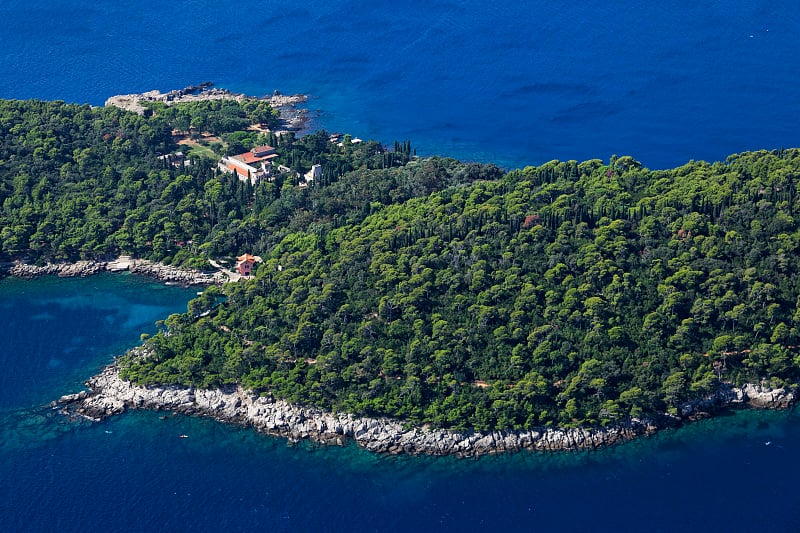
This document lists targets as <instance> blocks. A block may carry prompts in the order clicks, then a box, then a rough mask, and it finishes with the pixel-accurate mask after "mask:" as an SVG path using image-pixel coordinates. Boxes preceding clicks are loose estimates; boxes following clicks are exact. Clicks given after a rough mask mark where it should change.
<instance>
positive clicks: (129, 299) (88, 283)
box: [0, 0, 800, 532]
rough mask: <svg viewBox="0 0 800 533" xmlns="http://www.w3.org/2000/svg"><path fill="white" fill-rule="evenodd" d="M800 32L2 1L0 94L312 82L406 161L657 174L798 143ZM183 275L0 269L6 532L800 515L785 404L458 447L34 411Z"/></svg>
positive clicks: (593, 5) (752, 17) (704, 1)
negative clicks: (392, 452)
mask: <svg viewBox="0 0 800 533" xmlns="http://www.w3.org/2000/svg"><path fill="white" fill-rule="evenodd" d="M798 42H800V11H798V10H797V9H796V4H795V3H794V2H789V1H787V0H774V1H769V2H768V1H765V0H749V1H744V0H726V1H722V0H718V1H716V0H698V1H695V2H684V1H676V2H644V1H641V0H618V1H616V2H607V1H606V2H600V1H594V0H585V1H582V2H564V1H561V2H553V1H549V2H544V1H540V0H529V1H524V2H523V1H502V2H478V1H476V0H463V1H461V2H448V1H436V0H433V1H426V2H421V1H413V0H407V1H399V2H365V1H356V0H353V1H332V2H331V1H329V2H321V1H317V0H311V1H306V2H290V1H286V0H270V1H267V0H262V1H254V0H238V1H235V2H234V1H232V0H215V1H210V0H183V1H175V2H163V1H158V2H157V1H154V0H130V1H127V2H117V1H114V0H95V1H94V2H82V1H78V0H24V1H23V0H3V1H2V2H1V3H0V98H17V99H26V98H39V99H58V100H65V101H69V102H78V103H89V104H91V105H102V104H103V102H104V101H105V99H106V98H108V97H109V96H112V95H115V94H125V93H132V92H141V91H146V90H151V89H159V90H162V91H167V90H170V89H175V88H182V87H184V86H187V85H190V84H196V83H200V82H203V81H212V82H214V83H215V84H216V85H217V86H218V87H224V88H228V89H230V90H232V91H236V92H244V93H247V94H252V95H264V94H271V93H272V92H273V91H275V90H279V91H281V92H283V93H305V94H308V95H310V101H309V103H308V107H309V108H310V109H311V110H312V111H314V115H315V116H316V118H315V124H314V126H315V127H320V128H326V129H328V130H329V131H340V132H345V133H350V134H352V135H354V136H357V137H361V138H365V139H369V138H372V139H377V140H381V141H383V142H385V143H386V144H389V145H391V144H392V143H393V141H394V140H405V139H409V140H411V142H412V146H413V148H414V149H416V150H417V153H418V154H420V155H430V154H440V155H446V156H452V157H457V158H460V159H463V160H468V161H480V162H494V163H496V164H499V165H501V166H502V167H504V168H517V167H522V166H525V165H537V164H541V163H544V162H546V161H549V160H552V159H560V160H569V159H576V160H585V159H594V158H598V159H603V160H605V161H607V160H608V158H609V157H610V156H611V155H612V154H617V155H631V156H633V157H635V158H636V159H638V160H640V161H642V163H643V164H644V165H645V166H648V167H650V168H667V167H673V166H678V165H681V164H683V163H686V162H687V161H690V160H698V159H705V160H711V161H714V160H724V159H725V158H726V157H727V156H728V155H729V154H731V153H734V152H739V151H743V150H757V149H776V148H781V147H790V146H800V129H798V127H797V124H800V98H797V95H798V87H800V68H798V61H797V57H798V55H797V50H798V45H797V43H798ZM0 172H2V164H1V163H0ZM195 292H196V289H182V288H179V287H170V286H165V285H163V284H159V283H155V282H153V281H149V280H146V279H142V278H138V277H136V276H132V275H110V274H109V275H100V276H94V277H89V278H81V279H60V278H55V277H53V278H50V277H47V278H40V279H37V280H18V279H9V278H6V279H2V280H0V324H3V326H4V327H3V329H2V335H0V530H3V531H78V530H80V531H162V530H170V531H188V530H192V531H308V530H319V531H408V530H421V531H427V530H437V531H451V530H458V531H477V530H497V529H506V530H514V531H552V530H560V531H715V530H729V531H755V530H770V531H776V532H778V531H797V530H798V529H800V526H798V524H800V493H798V490H797V483H798V480H799V479H800V461H797V456H798V454H799V453H800V424H798V422H799V421H800V420H799V417H800V415H799V414H798V413H797V412H795V411H780V412H758V411H736V412H731V413H729V414H727V415H726V416H721V417H718V418H715V419H713V420H707V421H702V422H697V423H693V424H690V425H688V426H685V427H684V428H682V429H679V430H672V431H665V432H662V433H659V434H658V435H656V436H654V437H651V438H644V439H640V440H637V441H634V442H631V443H628V444H625V445H621V446H617V447H614V448H610V449H605V450H601V451H595V452H581V453H547V454H544V453H518V454H511V455H503V456H497V457H485V458H481V459H470V460H465V459H454V458H429V457H388V456H379V455H374V454H371V453H367V452H365V451H363V450H361V449H359V448H358V447H356V446H353V445H348V446H344V447H322V446H317V445H313V444H309V443H294V444H293V443H289V442H287V441H285V440H283V439H276V438H272V437H267V436H264V435H260V434H257V433H255V432H253V431H251V430H248V429H242V428H237V427H233V426H228V425H224V424H220V423H218V422H215V421H213V420H210V419H204V418H190V417H184V416H167V417H166V418H164V419H162V416H163V414H162V413H153V412H133V413H128V414H125V415H122V416H119V417H115V418H112V419H109V420H107V421H104V422H102V423H94V424H92V423H88V422H80V421H69V420H67V419H66V418H64V417H63V416H61V415H59V414H58V413H57V412H56V411H54V410H53V409H52V408H51V407H50V405H49V404H50V402H51V401H52V400H54V399H56V398H58V397H59V396H61V395H62V394H66V393H71V392H76V391H78V390H81V389H82V388H83V384H82V383H83V380H84V379H86V378H87V377H88V376H90V375H92V374H93V373H94V372H96V371H97V370H99V369H100V368H101V367H102V366H104V365H105V364H107V363H109V362H110V361H111V360H112V358H113V357H114V356H115V355H119V354H121V353H124V352H125V350H127V349H129V348H131V347H133V346H135V345H136V344H137V343H138V342H139V341H140V335H141V334H142V333H153V332H154V331H156V327H157V326H156V324H155V323H156V321H158V320H161V319H164V318H165V317H166V316H168V315H169V314H170V313H175V312H180V311H182V310H184V309H185V308H186V303H187V302H188V301H189V299H191V298H192V297H193V296H194V295H195ZM181 435H187V437H188V438H180V436H181Z"/></svg>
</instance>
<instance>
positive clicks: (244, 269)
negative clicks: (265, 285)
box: [236, 253, 262, 276]
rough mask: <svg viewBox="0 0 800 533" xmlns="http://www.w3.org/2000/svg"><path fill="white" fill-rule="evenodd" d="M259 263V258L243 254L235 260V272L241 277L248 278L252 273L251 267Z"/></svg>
mask: <svg viewBox="0 0 800 533" xmlns="http://www.w3.org/2000/svg"><path fill="white" fill-rule="evenodd" d="M261 262H262V260H261V257H259V256H257V255H250V254H248V253H245V254H244V255H240V256H239V257H237V258H236V271H237V272H239V274H241V275H242V276H249V275H251V274H252V273H253V266H254V265H255V264H256V263H261Z"/></svg>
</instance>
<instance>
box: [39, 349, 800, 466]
mask: <svg viewBox="0 0 800 533" xmlns="http://www.w3.org/2000/svg"><path fill="white" fill-rule="evenodd" d="M86 385H87V386H88V387H89V390H88V391H82V392H79V393H77V394H70V395H67V396H63V397H62V398H61V399H59V400H58V401H56V402H53V404H52V407H53V408H54V409H59V410H60V411H61V412H62V413H64V414H66V415H69V416H79V417H84V418H88V419H90V420H94V421H99V420H102V419H104V418H107V417H109V416H113V415H117V414H121V413H123V412H125V411H126V410H128V409H150V410H156V411H163V410H167V411H172V412H177V413H182V414H186V415H200V416H209V417H213V418H215V419H217V420H219V421H222V422H227V423H233V424H238V425H241V426H245V427H252V428H255V429H256V430H257V431H260V432H263V433H266V434H269V435H274V436H280V437H284V438H288V439H291V440H301V439H309V440H312V441H316V442H320V443H324V444H337V445H342V444H344V443H345V441H347V440H353V441H355V442H356V443H357V444H358V445H359V446H361V447H363V448H365V449H367V450H370V451H373V452H378V453H388V454H412V455H454V456H457V457H476V456H481V455H491V454H497V453H504V452H516V451H522V450H537V451H562V450H588V449H595V448H600V447H605V446H612V445H615V444H619V443H622V442H626V441H629V440H632V439H634V438H637V437H641V436H646V435H651V434H653V433H655V432H656V431H658V430H659V429H663V428H666V427H675V426H678V425H680V424H681V423H682V421H683V420H694V419H698V418H703V417H705V416H710V415H711V414H713V413H714V412H716V411H719V410H720V409H723V408H725V407H737V406H741V407H744V406H750V407H754V408H786V407H790V406H792V405H794V403H795V402H796V399H797V391H796V390H785V389H767V388H762V387H760V386H758V385H745V386H744V387H743V388H741V389H737V388H732V387H724V388H721V390H720V391H719V392H718V393H717V394H715V395H714V396H712V397H710V398H706V399H703V400H699V401H696V402H691V403H687V404H685V405H684V406H682V407H681V410H680V416H679V417H668V416H663V417H659V418H658V419H637V418H634V419H631V420H629V421H627V422H626V423H624V424H619V425H616V426H613V427H606V428H569V429H561V428H538V429H533V430H519V431H494V432H491V433H480V432H475V431H454V430H444V429H431V428H428V427H407V426H406V425H404V424H403V423H402V422H401V421H397V420H393V419H389V418H369V417H357V416H354V415H352V414H346V413H332V412H327V411H322V410H320V409H317V408H313V407H303V406H300V405H294V404H290V403H288V402H285V401H283V400H275V399H271V398H267V397H260V396H257V395H255V394H254V393H252V392H250V391H247V390H243V389H241V388H236V389H233V388H232V389H230V390H220V389H212V390H205V389H195V388H182V387H142V386H136V385H133V384H131V383H130V382H127V381H123V380H122V379H121V378H120V376H119V368H118V366H117V364H116V363H114V364H111V365H109V366H108V367H106V368H105V369H103V371H101V372H100V373H99V374H97V375H96V376H94V377H92V378H90V379H89V380H88V381H87V382H86Z"/></svg>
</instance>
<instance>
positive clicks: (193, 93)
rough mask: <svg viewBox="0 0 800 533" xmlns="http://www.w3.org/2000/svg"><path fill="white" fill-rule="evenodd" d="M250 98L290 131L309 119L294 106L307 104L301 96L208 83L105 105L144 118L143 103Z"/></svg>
mask: <svg viewBox="0 0 800 533" xmlns="http://www.w3.org/2000/svg"><path fill="white" fill-rule="evenodd" d="M249 99H254V100H264V101H266V102H268V103H269V105H271V106H272V107H273V108H274V109H276V110H277V111H278V113H279V114H280V117H279V118H280V121H281V122H282V124H283V127H284V128H285V129H287V130H291V131H300V130H303V129H305V127H306V124H307V122H308V119H309V116H308V109H305V108H299V107H297V106H298V105H302V104H304V103H306V102H307V101H308V96H306V95H304V94H281V93H280V92H279V91H275V92H274V93H273V94H272V95H267V96H263V97H261V98H257V97H255V96H247V95H245V94H242V93H234V92H231V91H229V90H227V89H217V88H215V87H214V84H213V83H211V82H209V81H207V82H204V83H201V84H199V85H190V86H188V87H184V88H183V89H175V90H172V91H168V92H166V93H162V92H161V91H158V90H152V91H146V92H143V93H133V94H118V95H115V96H111V97H109V98H108V99H107V100H106V102H105V105H106V106H114V107H119V108H120V109H124V110H126V111H132V112H133V113H138V114H140V115H143V114H144V113H145V110H146V104H148V103H152V102H159V103H162V104H164V105H168V106H170V105H174V104H177V103H185V102H202V101H208V100H235V101H237V102H241V101H243V100H249Z"/></svg>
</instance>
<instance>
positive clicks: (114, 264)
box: [8, 256, 226, 285]
mask: <svg viewBox="0 0 800 533" xmlns="http://www.w3.org/2000/svg"><path fill="white" fill-rule="evenodd" d="M123 271H130V272H132V273H134V274H138V275H141V276H147V277H150V278H153V279H157V280H159V281H164V282H168V283H175V284H179V285H217V284H221V283H222V282H223V281H224V280H225V279H226V278H225V276H224V275H223V274H222V273H220V272H200V271H198V270H186V269H182V268H177V267H174V266H169V265H162V264H160V263H155V262H153V261H148V260H144V259H131V258H130V257H128V256H121V257H120V258H118V259H116V260H114V261H78V262H76V263H48V264H46V265H42V266H37V265H29V264H26V263H14V264H13V265H11V266H10V267H9V268H8V274H9V275H11V276H15V277H18V278H36V277H39V276H47V275H56V276H60V277H65V278H66V277H82V276H91V275H94V274H99V273H100V272H123Z"/></svg>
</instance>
